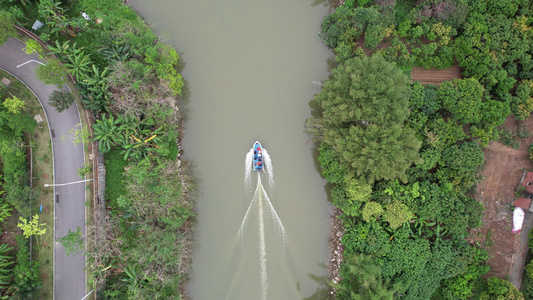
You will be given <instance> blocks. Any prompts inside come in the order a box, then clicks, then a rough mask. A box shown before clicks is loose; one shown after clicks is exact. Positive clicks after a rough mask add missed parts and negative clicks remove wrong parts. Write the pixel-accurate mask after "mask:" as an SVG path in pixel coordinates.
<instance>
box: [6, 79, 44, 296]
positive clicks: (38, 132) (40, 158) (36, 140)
mask: <svg viewBox="0 0 533 300" xmlns="http://www.w3.org/2000/svg"><path fill="white" fill-rule="evenodd" d="M0 77H5V78H7V79H9V80H10V81H11V84H10V85H9V88H8V91H9V92H10V93H11V94H12V95H14V96H17V97H19V98H20V99H22V100H24V101H26V107H25V109H26V110H28V112H29V113H30V114H32V115H34V116H35V115H40V116H41V118H42V119H43V121H42V122H41V123H39V124H38V127H37V128H35V130H34V131H33V132H31V133H29V134H27V139H28V141H29V142H30V143H31V145H32V147H31V152H32V157H33V161H32V174H31V176H32V181H31V182H32V188H33V190H34V193H35V194H37V195H38V196H37V199H36V201H35V202H34V203H32V214H39V221H40V222H41V223H46V234H44V235H43V236H41V237H40V238H39V240H40V244H38V243H37V239H35V238H33V244H32V246H33V249H32V259H33V260H36V261H38V262H39V263H40V275H41V280H42V283H43V287H42V289H41V291H40V297H39V299H52V298H53V272H54V268H53V259H54V255H53V248H52V247H53V236H54V231H53V228H54V202H53V201H54V198H53V189H52V188H51V187H50V188H45V187H44V184H45V183H52V182H53V166H52V164H53V162H52V158H51V157H52V144H51V140H50V131H49V129H48V122H47V120H46V117H45V114H44V110H43V108H42V106H41V104H40V102H39V100H38V99H37V97H35V95H34V94H33V93H32V92H31V91H30V90H29V89H28V88H27V87H26V86H25V85H24V84H23V83H22V82H20V81H19V80H18V79H16V78H15V77H13V76H11V75H10V74H9V73H6V72H4V71H2V70H0ZM41 205H42V211H40V207H41Z"/></svg>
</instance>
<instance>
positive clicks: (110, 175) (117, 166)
mask: <svg viewBox="0 0 533 300" xmlns="http://www.w3.org/2000/svg"><path fill="white" fill-rule="evenodd" d="M127 165H128V162H127V161H126V160H124V155H122V154H120V150H116V149H113V150H111V151H109V152H107V153H106V154H105V170H106V176H105V186H106V189H105V198H106V201H108V203H109V205H110V206H111V207H113V208H117V207H118V206H117V199H118V197H119V196H121V195H125V194H126V187H125V185H124V167H126V166H127Z"/></svg>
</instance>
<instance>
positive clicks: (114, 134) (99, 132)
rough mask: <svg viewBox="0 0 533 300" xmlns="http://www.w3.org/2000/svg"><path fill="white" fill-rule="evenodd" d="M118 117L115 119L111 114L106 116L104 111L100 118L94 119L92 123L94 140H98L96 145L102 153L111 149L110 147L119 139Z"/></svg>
mask: <svg viewBox="0 0 533 300" xmlns="http://www.w3.org/2000/svg"><path fill="white" fill-rule="evenodd" d="M118 125H119V123H118V119H115V118H114V117H113V115H109V118H107V117H106V114H105V113H104V114H103V115H102V119H101V120H96V123H95V124H94V125H93V133H94V136H95V137H94V140H95V141H98V147H99V148H100V150H101V151H102V152H103V153H106V152H108V151H109V150H111V147H113V146H114V145H116V144H117V141H118V140H119V139H120V131H119V126H118Z"/></svg>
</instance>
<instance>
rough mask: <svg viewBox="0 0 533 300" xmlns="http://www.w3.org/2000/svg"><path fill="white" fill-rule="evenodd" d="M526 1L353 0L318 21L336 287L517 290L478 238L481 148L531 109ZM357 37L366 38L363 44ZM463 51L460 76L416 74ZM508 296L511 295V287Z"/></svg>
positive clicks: (416, 295)
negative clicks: (339, 253) (328, 60)
mask: <svg viewBox="0 0 533 300" xmlns="http://www.w3.org/2000/svg"><path fill="white" fill-rule="evenodd" d="M531 13H532V11H531V7H530V3H529V1H520V0H518V1H515V0H509V1H486V0H479V1H477V0H475V1H464V0H452V1H449V0H443V1H441V0H437V1H433V0H432V1H372V0H370V1H355V0H353V1H351V0H349V1H345V2H344V3H343V4H342V5H340V6H339V7H337V8H336V9H335V11H334V12H333V13H332V14H330V15H328V16H326V17H325V18H324V20H323V22H322V31H321V33H320V35H319V36H320V37H321V39H322V40H323V42H324V44H325V45H326V46H328V47H331V48H332V49H333V51H334V53H335V63H336V64H335V66H334V68H333V70H332V76H331V77H330V78H329V79H328V80H327V81H326V82H325V83H324V85H323V88H322V90H321V91H320V92H319V93H318V94H317V95H316V96H315V98H314V101H315V102H316V103H317V104H318V105H319V107H320V108H321V111H320V112H318V113H317V114H316V115H314V116H313V117H312V118H310V119H308V120H307V129H308V132H309V133H310V134H311V135H312V136H313V138H314V139H315V141H316V142H317V143H318V149H319V152H320V155H319V161H320V164H321V166H322V174H323V176H324V177H325V178H326V180H328V181H329V182H330V183H331V184H332V188H331V190H330V193H331V199H332V202H333V204H334V205H336V206H337V207H338V208H340V210H341V211H342V214H343V215H342V219H343V221H344V226H345V234H344V237H343V240H342V243H343V244H344V246H345V252H344V263H343V265H342V266H341V277H342V278H343V280H342V281H341V282H340V283H338V284H337V285H336V289H337V291H338V292H337V297H339V298H340V299H393V298H394V299H396V298H402V299H404V298H405V299H430V298H433V299H469V298H471V297H477V298H481V299H497V298H498V299H504V298H505V299H511V298H513V297H514V298H516V299H520V297H521V295H520V294H519V293H518V292H517V291H516V290H513V289H512V288H511V285H510V284H509V283H508V282H507V281H504V280H500V279H496V278H491V279H489V280H488V281H486V280H483V279H482V278H481V276H483V275H484V274H486V273H487V272H488V266H487V265H486V264H485V260H486V259H487V256H488V255H487V251H486V250H485V249H482V248H479V247H478V246H476V245H472V244H469V243H468V242H467V240H466V238H467V237H468V235H469V229H471V228H475V227H477V226H479V225H480V224H481V216H482V211H483V207H482V205H481V204H480V203H479V202H477V201H476V200H475V199H474V198H473V196H474V195H475V187H476V184H477V181H478V176H479V175H478V173H479V170H480V167H481V166H482V164H483V162H484V155H483V152H482V149H483V147H485V146H487V145H488V143H489V141H492V140H497V139H498V138H503V137H506V138H507V139H509V140H510V141H512V142H513V143H516V142H515V141H514V140H515V138H514V137H511V138H508V136H509V135H508V134H507V135H504V134H502V133H504V131H502V130H500V129H499V128H498V127H499V126H500V125H502V124H503V122H504V121H505V119H506V118H507V116H508V115H510V114H511V113H512V114H514V115H515V117H516V119H517V120H525V119H526V118H528V117H529V116H530V114H531V112H532V110H533V106H532V103H533V102H532V93H531V87H532V85H531V75H532V74H533V73H532V67H533V64H531V62H532V60H531V54H532V49H533V43H532V41H533V39H532V38H531V37H532V34H533V31H532V30H531V19H532V17H533V16H532V15H531ZM361 45H362V46H361ZM455 63H457V64H458V65H459V66H460V67H462V68H463V71H464V72H463V76H464V78H463V79H456V80H454V81H450V82H443V83H442V84H440V85H439V86H422V85H421V84H419V83H418V82H412V83H410V82H409V78H408V76H406V75H405V74H409V73H410V70H411V68H412V67H413V66H420V67H425V68H445V67H450V66H452V65H454V64H455ZM514 298H513V299H514Z"/></svg>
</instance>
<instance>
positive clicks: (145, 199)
mask: <svg viewBox="0 0 533 300" xmlns="http://www.w3.org/2000/svg"><path fill="white" fill-rule="evenodd" d="M0 4H1V7H2V9H3V10H5V11H8V12H10V16H11V17H13V16H14V17H15V19H16V22H17V23H18V24H19V25H22V26H25V27H27V28H29V27H30V26H31V25H32V24H29V21H28V19H26V17H23V16H35V17H36V18H38V19H40V20H41V21H43V23H45V26H43V27H42V28H41V29H39V30H38V31H36V33H37V34H38V35H39V36H40V37H41V39H42V40H43V41H45V42H47V43H48V44H49V45H50V46H49V49H50V51H51V53H53V54H54V55H55V57H57V58H58V60H56V59H54V58H53V57H52V56H51V55H50V54H48V53H47V52H45V51H43V49H42V48H40V47H39V46H40V45H39V44H36V43H32V42H30V43H29V44H28V45H27V47H26V51H29V52H31V53H37V54H38V55H41V56H43V57H44V58H45V59H46V60H47V64H46V65H44V66H39V67H38V69H37V76H38V78H39V79H40V80H42V81H43V82H45V83H48V84H55V85H58V86H62V85H63V83H64V81H63V80H64V79H65V80H66V76H65V75H66V74H68V75H70V77H71V78H73V79H74V81H75V83H76V88H77V89H78V90H79V91H80V95H81V102H82V103H83V104H84V106H85V108H87V109H89V110H90V111H91V112H92V113H93V114H94V116H95V117H96V119H97V121H96V123H95V124H94V128H93V133H94V139H95V140H96V141H98V144H99V148H100V150H101V151H102V152H104V153H105V154H106V167H107V171H108V172H107V174H108V176H107V178H108V182H107V191H106V203H108V204H109V211H108V213H107V214H104V215H103V216H102V219H101V220H99V224H100V227H98V228H92V227H91V228H90V230H89V233H88V235H87V236H89V237H91V239H90V240H88V241H87V247H88V253H86V254H87V255H88V260H89V262H90V263H89V271H90V272H91V275H92V276H91V282H92V283H94V284H95V285H97V288H98V289H99V293H100V294H101V296H102V297H105V298H108V299H118V298H120V299H123V298H124V297H127V298H129V299H146V298H156V299H166V298H168V297H170V296H172V297H176V295H177V294H179V293H178V292H177V286H178V285H179V283H180V282H181V278H182V275H183V273H184V271H185V269H186V267H187V265H188V263H189V260H190V254H189V252H190V245H189V244H190V241H189V240H190V230H191V228H192V227H191V225H190V222H191V221H192V219H193V217H194V209H193V204H192V198H191V186H190V183H189V181H188V179H187V176H186V173H185V171H184V168H183V166H182V164H181V161H178V160H177V156H178V144H177V139H178V137H179V131H180V115H179V110H178V107H177V105H178V100H179V95H180V93H181V89H182V86H183V80H182V78H181V75H180V74H179V73H178V71H177V69H176V66H177V63H178V60H179V56H178V54H177V53H176V51H175V50H174V49H173V48H172V47H170V46H168V45H164V44H162V43H160V42H159V37H158V36H157V35H156V34H154V33H153V32H152V30H151V29H150V28H149V27H147V26H146V24H145V23H144V22H143V20H142V19H141V18H139V17H138V16H137V14H136V13H135V12H134V11H133V10H132V9H130V8H128V7H127V6H124V4H123V3H122V1H119V0H114V1H105V3H104V2H102V1H96V0H80V1H63V2H60V1H55V0H42V1H38V2H29V1H22V2H17V1H7V0H6V1H2V0H0ZM19 12H21V13H19ZM81 12H84V13H86V14H87V15H89V17H90V20H85V19H84V18H83V17H82V16H81ZM50 101H51V103H52V105H53V106H55V107H56V109H57V110H58V111H63V110H65V109H67V108H68V107H69V105H71V104H72V102H73V99H72V98H71V97H70V94H67V93H59V92H58V93H55V94H53V95H52V96H51V98H50ZM85 172H86V170H85V169H83V168H82V169H80V170H78V173H79V174H80V176H82V175H84V174H85ZM80 241H81V240H80V237H79V236H77V235H76V232H71V233H70V234H68V235H67V236H65V237H63V238H62V242H63V244H64V245H65V247H66V248H69V249H70V250H72V251H76V249H78V246H79V245H80V243H79V242H80ZM71 248H72V249H71ZM70 250H69V251H70ZM105 281H107V282H106V283H105V284H104V282H105ZM125 295H126V296H125Z"/></svg>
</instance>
